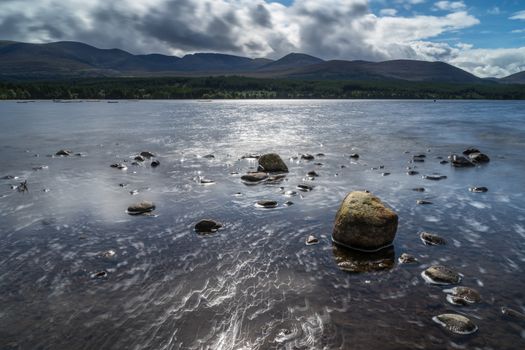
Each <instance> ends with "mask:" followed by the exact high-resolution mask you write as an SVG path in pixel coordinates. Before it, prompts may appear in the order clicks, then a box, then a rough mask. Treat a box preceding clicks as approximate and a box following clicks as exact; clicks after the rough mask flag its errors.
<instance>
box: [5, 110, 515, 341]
mask: <svg viewBox="0 0 525 350" xmlns="http://www.w3.org/2000/svg"><path fill="white" fill-rule="evenodd" d="M469 146H476V147H478V148H480V149H481V150H482V151H483V152H484V153H487V154H488V155H489V156H490V157H491V162H490V163H489V164H487V165H484V166H480V167H475V168H469V169H454V168H452V167H451V166H450V165H442V164H440V163H439V161H440V160H439V159H438V158H437V157H445V158H446V156H448V155H449V154H450V153H453V152H456V153H461V151H463V150H464V149H465V148H466V147H469ZM62 148H66V149H71V150H72V151H73V152H75V153H82V155H83V156H81V157H80V156H72V157H50V156H49V155H52V154H54V153H55V152H56V151H58V150H59V149H62ZM144 150H149V151H151V152H154V153H156V154H157V155H158V157H157V158H158V159H159V160H160V163H161V165H160V166H159V167H157V168H151V167H150V166H149V165H147V166H132V165H131V162H132V161H133V157H134V156H135V155H136V154H138V153H140V152H141V151H144ZM270 151H272V152H277V153H279V154H280V155H281V156H282V157H283V159H285V161H286V163H287V164H288V166H289V168H290V173H289V174H288V176H287V177H286V179H284V180H283V181H282V182H281V183H275V184H265V185H264V184H260V185H257V186H246V185H244V184H242V183H241V181H240V176H241V175H242V174H243V173H245V172H247V171H249V170H253V169H254V168H255V167H256V162H255V160H253V159H241V156H242V155H244V154H246V153H265V152H270ZM524 151H525V103H523V102H488V101H486V102H469V101H464V102H447V101H438V102H436V103H434V102H430V101H224V102H220V101H213V102H210V103H204V102H198V101H155V102H146V101H141V102H132V101H130V102H125V101H122V102H120V103H115V104H108V103H106V102H84V103H52V102H35V103H24V104H20V103H15V102H3V103H0V156H1V158H2V161H1V165H0V177H4V176H6V175H12V176H17V177H18V179H1V180H0V349H356V350H359V349H455V348H458V349H524V348H525V324H524V323H520V321H516V320H510V319H507V318H504V317H503V316H502V315H501V311H500V309H501V307H502V306H509V307H512V308H514V309H516V310H519V311H522V312H523V311H524V310H525V295H524V293H525V277H524V269H525V192H524V189H525V176H524V174H525V152H524ZM210 153H211V154H213V155H214V156H215V158H213V159H207V158H203V156H204V155H207V154H210ZM302 153H311V154H317V153H324V154H325V155H324V156H323V157H316V159H315V160H314V161H305V160H301V159H300V158H296V157H297V156H298V155H300V154H302ZM351 153H359V154H360V156H361V157H360V158H359V160H351V159H350V158H349V155H350V154H351ZM421 153H425V154H426V155H427V158H426V161H425V162H424V163H409V161H410V159H411V158H412V155H414V154H421ZM124 160H126V161H127V162H128V169H127V170H125V171H122V170H118V169H114V168H110V167H109V165H110V164H112V163H116V162H122V161H124ZM315 163H319V164H317V165H316V164H315ZM320 163H322V164H320ZM39 166H47V168H45V167H44V169H42V170H33V168H38V167H39ZM342 166H344V167H342ZM380 166H384V167H383V168H382V169H379V167H380ZM407 166H416V167H417V168H416V169H415V170H417V171H419V172H420V174H419V175H416V176H408V175H407V174H406V171H407V170H406V168H407ZM310 170H316V171H317V172H318V173H319V174H320V176H319V177H318V178H316V179H315V180H310V179H307V178H306V177H305V175H306V173H307V172H308V171H310ZM384 172H388V173H390V175H389V176H382V173H384ZM432 173H440V174H443V175H446V176H447V179H445V180H442V181H429V180H425V179H423V178H422V176H421V175H424V174H432ZM200 177H205V178H207V179H211V180H214V181H215V184H213V185H207V186H203V185H202V184H200V183H199V181H198V180H199V178H200ZM23 180H27V183H28V186H29V192H28V193H20V192H18V191H16V190H13V189H12V188H11V186H12V185H17V184H18V183H20V182H21V181H23ZM303 182H306V183H310V184H311V185H313V186H314V189H313V191H311V192H304V193H303V192H299V191H297V189H296V186H297V184H299V183H303ZM119 184H123V185H125V186H124V187H122V186H119ZM472 186H486V187H488V188H489V191H488V192H487V193H472V192H469V191H468V188H469V187H472ZM414 187H424V188H425V189H426V191H425V192H423V193H419V192H415V191H412V190H411V189H412V188H414ZM362 189H367V190H370V191H372V192H373V193H374V194H376V195H377V196H379V197H380V198H381V199H382V200H383V201H384V202H386V203H388V204H389V205H390V206H391V207H392V208H394V209H395V210H396V212H397V213H398V214H399V228H398V233H397V237H396V240H395V242H394V243H395V244H394V250H393V251H391V252H390V255H388V257H387V258H388V259H391V260H392V261H395V263H394V265H393V267H392V268H391V269H386V270H383V271H376V272H368V273H360V274H356V273H348V272H345V271H342V270H340V269H339V268H338V266H337V262H338V261H340V259H341V258H342V255H341V254H342V253H341V252H340V251H339V250H337V249H336V248H335V247H334V246H333V245H332V242H331V240H330V233H331V229H332V224H333V220H334V215H335V212H336V210H337V208H338V206H339V204H340V203H341V200H342V199H343V198H344V196H345V195H346V193H348V192H349V191H353V190H362ZM44 190H46V191H44ZM289 190H294V191H297V192H298V194H297V195H295V196H286V195H285V194H284V192H285V191H289ZM131 191H133V192H134V193H135V194H134V195H132V194H131V193H130V192H131ZM259 199H271V200H276V201H278V202H279V206H278V207H277V208H275V209H260V208H256V207H255V206H254V203H255V202H256V201H257V200H259ZM418 199H427V200H430V201H432V202H433V204H432V205H416V200H418ZM140 200H152V201H154V202H155V204H156V205H157V210H156V211H155V213H156V216H154V217H151V216H150V217H147V216H139V217H132V216H129V215H127V214H126V212H125V210H126V208H127V206H128V205H130V204H131V203H134V202H136V201H140ZM286 201H292V202H293V203H294V204H293V205H291V206H285V205H284V203H285V202H286ZM203 218H214V219H217V220H219V221H221V222H222V223H223V224H224V229H222V230H220V231H218V232H217V233H215V234H213V235H209V236H201V235H198V234H196V233H195V232H194V231H193V225H194V224H195V223H196V222H197V221H198V220H200V219H203ZM422 230H426V231H431V232H434V233H437V234H440V235H441V236H443V237H444V238H445V239H446V240H447V241H448V244H447V245H446V246H439V247H429V246H425V245H423V244H422V242H421V241H420V240H419V237H418V234H419V232H421V231H422ZM309 234H314V235H315V236H317V237H318V238H319V240H320V242H319V244H318V245H313V246H306V245H305V243H304V241H305V238H306V237H307V236H308V235H309ZM110 249H113V250H114V251H115V252H116V255H115V256H114V257H112V258H104V257H102V256H101V253H102V252H104V251H107V250H110ZM404 252H408V253H411V254H413V255H415V256H416V257H417V258H418V260H419V261H420V264H419V265H399V264H398V263H397V257H398V256H399V255H401V254H402V253H404ZM350 257H351V255H350ZM394 259H395V260H394ZM436 263H440V264H445V265H447V266H450V267H452V268H454V269H456V270H458V271H459V272H461V273H462V274H463V275H464V279H463V281H462V283H461V284H462V285H464V286H470V287H474V288H476V289H478V290H479V291H480V293H481V295H482V298H483V302H482V303H481V304H478V305H474V306H468V307H458V306H452V305H450V304H448V303H447V302H446V301H445V294H444V293H443V291H442V290H443V289H444V288H443V287H438V286H431V285H428V284H426V283H425V282H424V281H423V279H422V278H421V277H420V273H421V271H422V270H423V269H425V268H426V267H428V266H429V265H431V264H436ZM103 270H105V271H107V273H108V275H107V278H102V279H95V278H92V274H93V273H96V272H98V271H103ZM445 312H457V313H462V314H465V315H467V316H468V317H469V318H471V319H472V320H473V321H474V322H475V323H476V324H477V325H478V326H479V331H478V332H477V333H475V334H473V335H470V336H454V335H451V334H450V333H448V332H446V331H445V330H443V329H442V328H441V327H439V326H438V325H436V324H435V323H433V322H432V317H433V316H435V315H437V314H441V313H445Z"/></svg>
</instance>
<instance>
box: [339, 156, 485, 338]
mask: <svg viewBox="0 0 525 350" xmlns="http://www.w3.org/2000/svg"><path fill="white" fill-rule="evenodd" d="M423 158H424V157H419V158H418V159H423ZM397 225H398V216H397V214H396V213H395V212H394V211H393V210H392V209H390V208H388V207H387V206H386V205H384V204H383V203H382V202H381V200H380V199H379V198H377V197H376V196H374V195H373V194H371V193H369V192H367V191H356V192H351V193H349V194H348V195H347V196H346V197H345V199H344V200H343V202H342V204H341V206H340V208H339V210H338V212H337V214H336V217H335V223H334V228H333V232H332V240H333V241H334V243H336V244H337V245H338V246H342V247H344V248H350V249H353V250H358V251H359V253H353V254H352V257H351V258H346V257H345V253H344V250H342V249H344V248H335V251H334V253H335V256H336V260H337V262H338V266H339V268H340V269H342V270H344V271H349V272H362V271H377V270H380V269H385V268H390V267H391V266H392V264H393V263H392V261H393V259H388V254H392V255H393V254H394V252H393V249H391V252H390V253H389V252H388V249H389V248H388V247H389V246H391V245H392V243H393V240H394V238H395V235H396V231H397ZM420 238H421V240H422V241H423V243H424V244H426V245H444V244H446V241H445V239H443V238H442V237H440V236H439V235H436V234H433V233H430V232H421V233H420ZM363 254H367V255H368V256H366V255H365V257H364V258H356V257H359V255H361V257H362V256H363ZM381 254H382V256H381ZM385 256H386V258H385ZM399 262H400V263H402V264H409V263H416V262H417V259H416V258H415V257H414V256H412V255H410V254H407V253H403V254H402V255H401V256H400V257H399ZM421 276H422V277H423V279H424V280H425V281H426V282H427V283H430V284H435V285H455V284H459V283H460V282H461V279H462V275H461V274H459V273H458V272H456V271H454V270H453V269H450V268H448V267H446V266H442V265H432V266H430V267H428V268H427V269H425V270H424V271H423V272H422V273H421ZM444 292H445V293H447V296H446V300H447V301H448V302H450V303H451V304H454V305H470V304H474V303H478V302H480V300H481V296H480V294H479V292H478V291H476V290H475V289H473V288H469V287H455V288H452V289H446V290H444ZM433 321H434V322H436V323H438V324H440V325H442V326H443V327H444V328H445V329H447V330H449V331H450V332H452V333H455V334H471V333H474V332H476V331H477V329H478V327H477V326H476V325H475V324H474V323H473V322H472V321H471V320H470V319H469V318H468V317H466V316H464V315H460V314H452V313H446V314H441V315H437V316H435V317H433Z"/></svg>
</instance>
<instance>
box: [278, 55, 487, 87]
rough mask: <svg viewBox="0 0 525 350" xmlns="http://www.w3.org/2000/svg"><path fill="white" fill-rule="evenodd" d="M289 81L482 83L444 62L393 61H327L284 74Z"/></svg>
mask: <svg viewBox="0 0 525 350" xmlns="http://www.w3.org/2000/svg"><path fill="white" fill-rule="evenodd" d="M285 75H286V76H287V77H290V78H300V79H322V80H406V81H421V82H449V83H480V82H483V80H482V79H480V78H478V77H476V76H474V75H472V74H470V73H468V72H466V71H464V70H462V69H459V68H457V67H454V66H452V65H450V64H447V63H443V62H426V61H414V60H393V61H385V62H367V61H327V62H323V63H319V64H315V65H311V66H306V67H301V68H297V69H293V70H290V71H288V72H286V73H285Z"/></svg>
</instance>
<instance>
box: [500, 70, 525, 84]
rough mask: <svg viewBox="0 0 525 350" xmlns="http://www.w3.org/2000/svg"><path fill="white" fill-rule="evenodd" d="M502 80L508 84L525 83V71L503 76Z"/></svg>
mask: <svg viewBox="0 0 525 350" xmlns="http://www.w3.org/2000/svg"><path fill="white" fill-rule="evenodd" d="M500 80H501V81H502V82H504V83H508V84H525V71H522V72H518V73H515V74H512V75H509V76H508V77H505V78H502V79H500Z"/></svg>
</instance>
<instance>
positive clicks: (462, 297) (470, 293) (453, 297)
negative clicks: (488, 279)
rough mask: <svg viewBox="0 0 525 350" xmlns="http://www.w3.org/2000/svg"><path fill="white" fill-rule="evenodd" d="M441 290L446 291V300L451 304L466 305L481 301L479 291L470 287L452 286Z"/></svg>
mask: <svg viewBox="0 0 525 350" xmlns="http://www.w3.org/2000/svg"><path fill="white" fill-rule="evenodd" d="M443 292H445V293H447V301H448V302H449V303H451V304H453V305H468V304H475V303H479V302H480V301H481V295H480V294H479V292H478V291H477V290H475V289H474V288H470V287H454V288H451V289H445V290H444V291H443Z"/></svg>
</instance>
